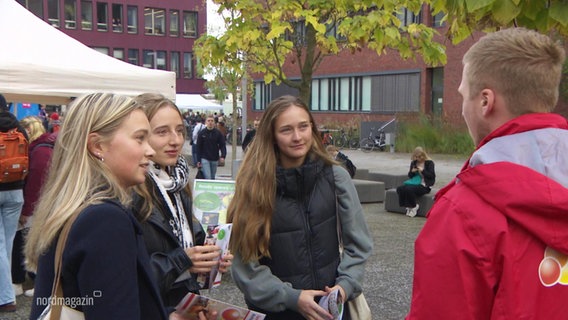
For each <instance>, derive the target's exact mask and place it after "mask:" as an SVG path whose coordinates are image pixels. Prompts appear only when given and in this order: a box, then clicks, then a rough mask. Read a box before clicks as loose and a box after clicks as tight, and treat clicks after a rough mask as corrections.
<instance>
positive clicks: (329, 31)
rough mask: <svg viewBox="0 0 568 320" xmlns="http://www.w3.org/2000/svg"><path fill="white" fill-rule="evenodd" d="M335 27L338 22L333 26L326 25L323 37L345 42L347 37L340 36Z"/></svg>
mask: <svg viewBox="0 0 568 320" xmlns="http://www.w3.org/2000/svg"><path fill="white" fill-rule="evenodd" d="M337 25H338V22H335V23H333V24H327V25H326V26H325V29H326V30H325V35H326V36H328V37H334V38H335V39H337V41H346V40H347V37H346V36H344V35H340V34H339V33H338V32H337Z"/></svg>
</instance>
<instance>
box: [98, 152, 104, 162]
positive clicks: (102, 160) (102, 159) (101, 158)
mask: <svg viewBox="0 0 568 320" xmlns="http://www.w3.org/2000/svg"><path fill="white" fill-rule="evenodd" d="M97 157H98V158H99V160H101V162H105V158H103V157H102V156H101V154H100V153H98V152H97Z"/></svg>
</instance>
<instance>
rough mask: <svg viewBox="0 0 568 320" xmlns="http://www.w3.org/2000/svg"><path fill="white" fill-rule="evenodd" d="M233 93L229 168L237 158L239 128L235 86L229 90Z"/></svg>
mask: <svg viewBox="0 0 568 320" xmlns="http://www.w3.org/2000/svg"><path fill="white" fill-rule="evenodd" d="M231 93H232V94H233V121H232V122H233V125H232V128H231V131H232V132H231V133H232V137H231V140H232V141H231V169H232V168H233V162H235V160H236V159H237V138H238V137H237V132H238V131H237V129H238V128H239V126H238V121H239V114H238V112H237V111H238V110H237V90H236V87H235V89H234V90H233V92H231Z"/></svg>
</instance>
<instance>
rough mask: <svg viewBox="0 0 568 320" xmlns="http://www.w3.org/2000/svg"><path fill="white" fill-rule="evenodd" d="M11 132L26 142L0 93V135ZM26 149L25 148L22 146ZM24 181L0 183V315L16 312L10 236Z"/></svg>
mask: <svg viewBox="0 0 568 320" xmlns="http://www.w3.org/2000/svg"><path fill="white" fill-rule="evenodd" d="M13 129H16V130H17V131H19V132H21V133H22V134H23V135H24V137H25V138H26V140H28V141H29V138H28V135H27V133H26V130H25V129H24V128H23V127H22V126H21V125H20V123H19V122H18V119H17V118H16V116H14V115H13V114H12V113H11V112H10V111H9V107H8V104H7V103H6V99H5V98H4V96H3V95H1V94H0V132H8V131H11V130H13ZM25 147H26V148H27V145H26V146H25ZM23 188H24V180H23V179H22V180H18V181H12V182H5V183H0V312H14V311H16V296H15V293H14V287H13V286H12V277H11V264H10V260H11V258H12V249H13V243H14V237H15V235H16V231H17V229H18V221H19V218H20V213H21V211H22V206H23V204H24V194H23Z"/></svg>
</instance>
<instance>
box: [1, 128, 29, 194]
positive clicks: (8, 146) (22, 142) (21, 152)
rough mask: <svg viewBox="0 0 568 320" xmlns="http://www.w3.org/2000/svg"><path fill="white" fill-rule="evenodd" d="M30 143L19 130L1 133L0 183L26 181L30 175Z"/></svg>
mask: <svg viewBox="0 0 568 320" xmlns="http://www.w3.org/2000/svg"><path fill="white" fill-rule="evenodd" d="M28 162H29V160H28V141H27V140H26V138H25V137H24V135H23V134H22V133H21V132H19V131H18V130H17V129H12V130H10V131H8V132H0V183H8V182H14V181H21V180H24V178H25V177H26V174H27V173H28V169H29V164H28Z"/></svg>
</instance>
